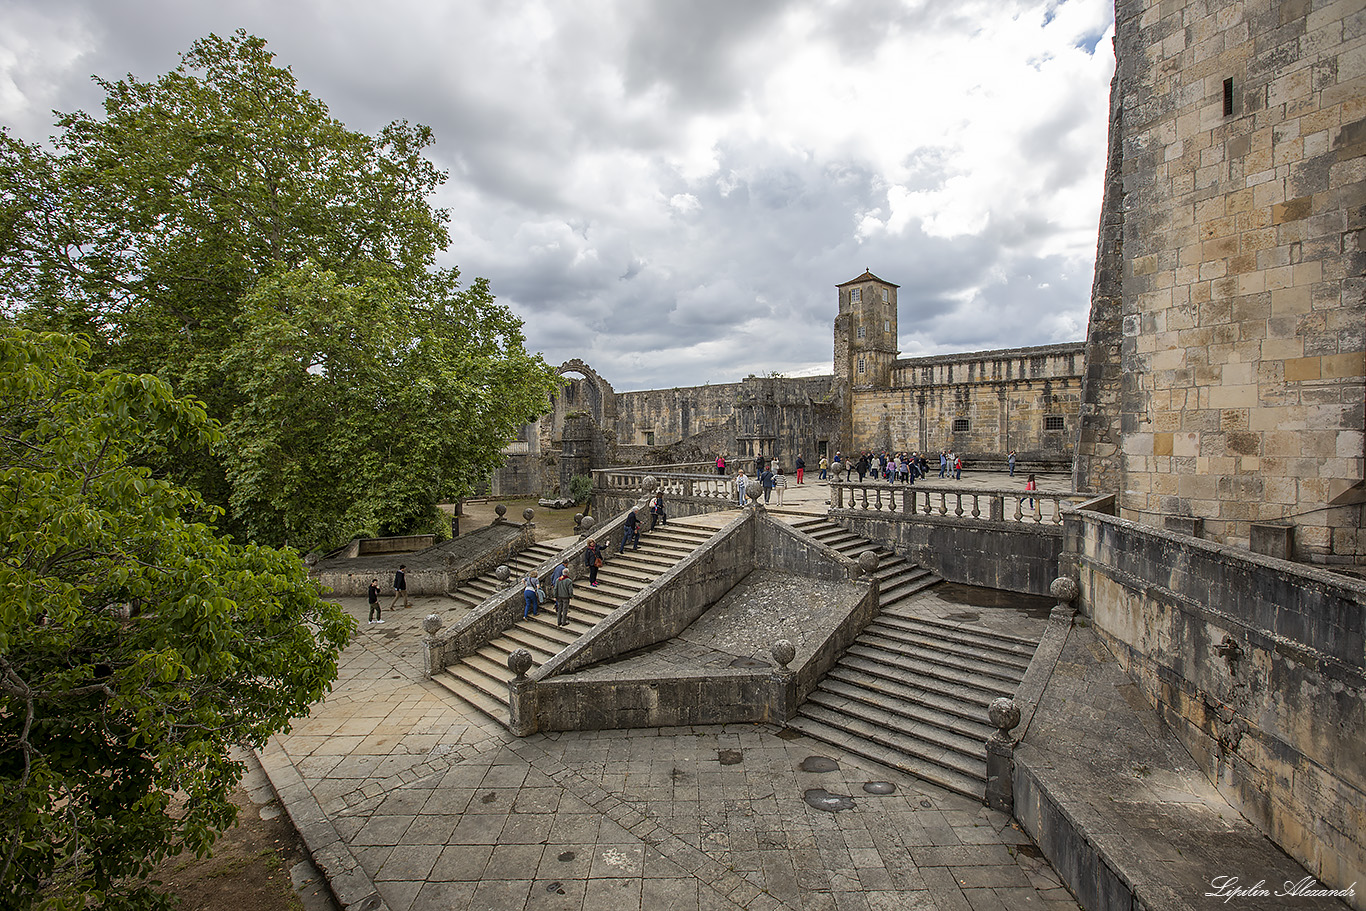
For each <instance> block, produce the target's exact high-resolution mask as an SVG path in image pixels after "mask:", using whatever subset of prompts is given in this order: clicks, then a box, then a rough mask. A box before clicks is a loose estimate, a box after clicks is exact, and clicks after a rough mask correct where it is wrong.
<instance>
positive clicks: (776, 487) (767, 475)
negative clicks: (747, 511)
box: [735, 457, 806, 506]
mask: <svg viewBox="0 0 1366 911" xmlns="http://www.w3.org/2000/svg"><path fill="white" fill-rule="evenodd" d="M797 461H798V462H801V458H800V457H799V458H798V459H797ZM805 467H806V466H805V464H803V465H802V468H799V469H797V473H798V475H799V476H800V474H801V472H802V471H803V469H805ZM754 483H756V484H758V485H759V486H760V488H761V489H762V490H763V492H764V503H765V504H767V503H770V502H772V500H773V494H774V492H775V491H776V492H777V494H778V502H777V503H775V504H774V505H775V506H782V505H783V493H784V492H785V491H786V490H787V475H785V474H783V469H782V466H781V465H779V464H778V462H777V460H774V461H773V462H772V463H769V464H767V465H765V466H764V467H763V468H761V469H759V472H758V475H757V477H756V478H755V479H754ZM798 483H801V482H800V481H799V482H798ZM749 485H750V479H749V476H748V475H746V474H745V472H744V469H741V470H740V473H739V474H737V475H736V476H735V493H736V496H737V497H739V500H740V505H741V506H744V505H745V491H746V490H747V489H748V488H749Z"/></svg>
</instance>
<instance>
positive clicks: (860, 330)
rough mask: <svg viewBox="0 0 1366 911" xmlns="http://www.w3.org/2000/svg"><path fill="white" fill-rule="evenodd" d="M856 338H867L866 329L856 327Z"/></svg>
mask: <svg viewBox="0 0 1366 911" xmlns="http://www.w3.org/2000/svg"><path fill="white" fill-rule="evenodd" d="M858 337H859V338H867V337H868V329H867V328H866V327H864V326H859V327H858Z"/></svg>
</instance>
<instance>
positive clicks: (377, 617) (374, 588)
mask: <svg viewBox="0 0 1366 911" xmlns="http://www.w3.org/2000/svg"><path fill="white" fill-rule="evenodd" d="M365 600H367V601H369V602H370V622H371V623H383V622H384V620H383V619H382V617H381V614H380V609H379V579H371V580H370V588H369V590H368V591H366V593H365Z"/></svg>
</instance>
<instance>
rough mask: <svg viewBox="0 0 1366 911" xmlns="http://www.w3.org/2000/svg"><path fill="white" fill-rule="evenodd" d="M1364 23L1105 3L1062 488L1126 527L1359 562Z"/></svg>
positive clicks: (1365, 259)
mask: <svg viewBox="0 0 1366 911" xmlns="http://www.w3.org/2000/svg"><path fill="white" fill-rule="evenodd" d="M1363 16H1366V13H1364V12H1363V5H1362V3H1360V2H1338V3H1310V2H1308V0H1295V2H1273V0H1215V2H1205V0H1199V2H1196V0H1165V2H1162V3H1160V4H1159V3H1156V2H1154V0H1119V2H1117V4H1116V39H1115V42H1116V56H1117V58H1118V70H1117V72H1116V77H1115V83H1114V85H1113V87H1112V93H1113V96H1114V97H1113V98H1112V105H1111V140H1112V142H1111V153H1110V156H1111V157H1110V166H1109V170H1108V174H1107V186H1106V195H1105V203H1104V206H1105V209H1104V212H1103V215H1102V219H1101V231H1102V233H1101V243H1100V248H1099V253H1098V256H1097V276H1096V285H1095V289H1094V291H1093V300H1092V320H1091V339H1090V342H1089V345H1088V353H1087V369H1086V376H1087V387H1086V398H1085V401H1084V402H1083V405H1082V412H1083V415H1084V426H1083V429H1082V435H1081V438H1080V443H1081V445H1080V446H1079V449H1078V465H1077V478H1078V486H1079V488H1081V489H1094V490H1101V488H1102V487H1106V488H1108V489H1114V490H1118V491H1120V492H1121V493H1120V508H1121V514H1122V515H1123V516H1125V517H1127V518H1131V519H1135V520H1138V521H1143V522H1147V523H1151V524H1160V523H1161V519H1162V517H1163V516H1165V515H1180V516H1191V517H1201V518H1203V519H1204V534H1205V535H1206V536H1207V537H1209V538H1211V539H1213V540H1216V541H1220V542H1224V543H1228V544H1235V545H1238V546H1241V547H1247V546H1248V544H1249V539H1250V536H1251V527H1252V525H1253V524H1256V523H1268V522H1281V523H1285V524H1289V525H1293V526H1295V533H1294V535H1293V538H1294V547H1295V554H1294V555H1295V558H1296V559H1299V560H1315V561H1319V562H1325V563H1341V562H1355V563H1361V562H1366V540H1364V539H1363V536H1362V535H1361V533H1360V527H1361V506H1360V499H1361V498H1360V497H1359V496H1357V495H1356V493H1357V491H1358V490H1359V488H1360V486H1361V483H1362V479H1363V468H1364V467H1366V458H1364V457H1366V452H1364V451H1363V445H1366V444H1364V443H1363V441H1364V440H1366V433H1363V431H1366V381H1364V380H1366V300H1364V298H1363V291H1366V278H1363V273H1364V272H1366V251H1363V249H1362V245H1361V238H1362V231H1363V228H1364V227H1366V157H1364V156H1366V26H1364V25H1363ZM1116 330H1117V332H1116ZM1116 336H1117V337H1116Z"/></svg>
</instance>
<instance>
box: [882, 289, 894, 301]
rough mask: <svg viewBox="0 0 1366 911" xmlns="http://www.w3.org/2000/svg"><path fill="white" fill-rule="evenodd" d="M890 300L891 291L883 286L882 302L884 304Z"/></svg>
mask: <svg viewBox="0 0 1366 911" xmlns="http://www.w3.org/2000/svg"><path fill="white" fill-rule="evenodd" d="M891 300H892V293H891V292H890V291H888V290H887V289H886V288H883V289H882V302H883V303H884V304H886V303H890V302H891Z"/></svg>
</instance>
